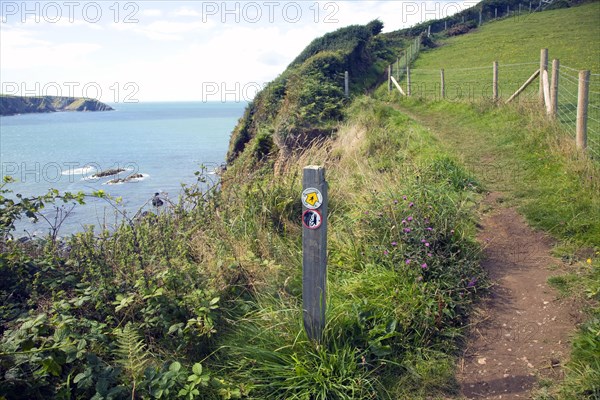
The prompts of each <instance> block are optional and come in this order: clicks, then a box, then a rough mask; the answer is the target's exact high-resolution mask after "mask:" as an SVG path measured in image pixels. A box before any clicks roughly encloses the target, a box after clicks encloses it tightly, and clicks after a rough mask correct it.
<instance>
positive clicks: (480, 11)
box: [479, 9, 483, 26]
mask: <svg viewBox="0 0 600 400" xmlns="http://www.w3.org/2000/svg"><path fill="white" fill-rule="evenodd" d="M482 12H483V11H482V10H481V9H479V26H481V17H482V15H481V14H482Z"/></svg>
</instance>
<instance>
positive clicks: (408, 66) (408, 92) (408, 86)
mask: <svg viewBox="0 0 600 400" xmlns="http://www.w3.org/2000/svg"><path fill="white" fill-rule="evenodd" d="M406 95H407V96H410V65H409V64H406Z"/></svg>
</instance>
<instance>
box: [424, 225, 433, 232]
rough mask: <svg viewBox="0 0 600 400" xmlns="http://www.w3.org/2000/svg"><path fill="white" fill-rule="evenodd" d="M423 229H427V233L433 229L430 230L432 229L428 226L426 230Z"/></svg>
mask: <svg viewBox="0 0 600 400" xmlns="http://www.w3.org/2000/svg"><path fill="white" fill-rule="evenodd" d="M425 229H427V230H428V231H432V230H433V228H432V227H430V226H428V227H427V228H425Z"/></svg>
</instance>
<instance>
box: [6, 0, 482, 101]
mask: <svg viewBox="0 0 600 400" xmlns="http://www.w3.org/2000/svg"><path fill="white" fill-rule="evenodd" d="M474 4H476V2H474V1H436V2H433V1H430V2H423V1H417V2H414V1H227V2H224V1H95V2H94V1H37V2H36V1H29V2H22V1H5V0H1V1H0V18H1V21H0V85H1V86H0V91H1V92H2V93H5V94H20V95H44V94H47V95H65V96H66V95H75V96H81V95H87V96H89V97H96V98H99V99H100V100H102V101H105V102H117V103H118V102H125V101H136V100H137V101H178V100H183V101H202V100H208V101H221V100H227V101H234V100H249V99H250V98H251V97H252V96H253V94H254V93H255V92H256V90H257V89H258V88H259V87H261V86H262V85H264V84H265V83H266V82H268V81H270V80H272V79H273V78H275V77H276V76H277V75H278V74H279V73H281V72H282V71H283V70H284V69H285V67H286V66H287V65H288V64H289V63H290V62H291V61H292V60H293V59H294V58H295V57H296V56H297V55H298V54H299V53H300V52H301V51H302V50H303V49H304V48H305V47H306V45H308V44H309V43H310V41H311V40H312V39H314V38H316V37H318V36H321V35H323V34H324V33H326V32H331V31H333V30H335V29H338V28H340V27H343V26H347V25H351V24H366V23H368V22H369V21H371V20H373V19H375V18H379V19H381V20H382V21H383V22H384V24H385V30H384V31H392V30H396V29H400V28H403V27H408V26H411V25H414V24H415V23H418V22H422V21H424V20H428V19H434V18H441V17H444V16H447V15H450V14H453V13H455V12H457V11H459V10H462V9H464V8H467V7H470V6H472V5H474Z"/></svg>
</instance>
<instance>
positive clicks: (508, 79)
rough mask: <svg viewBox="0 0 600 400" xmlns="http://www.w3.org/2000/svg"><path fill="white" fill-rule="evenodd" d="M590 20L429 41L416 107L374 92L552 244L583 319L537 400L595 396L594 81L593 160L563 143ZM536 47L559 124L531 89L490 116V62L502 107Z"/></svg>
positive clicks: (594, 61) (571, 16)
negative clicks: (561, 365) (549, 66)
mask: <svg viewBox="0 0 600 400" xmlns="http://www.w3.org/2000/svg"><path fill="white" fill-rule="evenodd" d="M599 14H600V3H598V2H595V3H591V4H586V5H583V6H580V7H574V8H570V9H562V10H554V11H547V12H543V13H539V14H533V15H531V16H528V17H527V18H526V19H521V20H517V19H506V20H502V21H498V22H494V23H490V24H486V25H484V26H482V27H481V28H479V29H478V30H476V31H474V32H472V33H469V34H467V35H463V36H459V37H453V38H438V40H439V41H438V43H439V44H440V46H439V47H438V48H435V49H431V50H427V51H424V52H422V53H421V54H420V56H419V59H418V60H417V61H416V62H415V63H414V65H413V70H412V71H413V74H412V82H413V83H414V86H413V93H415V94H416V95H417V96H415V98H413V99H410V100H407V99H400V98H399V96H397V94H395V93H394V94H393V95H392V96H391V97H388V96H387V94H386V92H387V89H386V88H384V87H382V88H380V90H379V91H378V94H379V95H381V96H382V98H386V99H392V98H393V101H394V102H398V103H397V104H400V105H401V106H400V107H401V108H402V109H403V110H406V111H407V112H408V113H409V114H411V115H413V116H414V117H415V118H417V120H419V121H420V122H421V123H423V124H425V125H426V126H428V127H429V128H430V129H432V130H433V131H434V132H435V136H436V137H437V138H438V139H440V140H441V141H443V142H444V144H445V145H446V146H448V148H452V149H454V152H455V153H454V154H456V156H457V157H459V158H460V159H461V160H462V161H463V162H464V163H465V164H466V165H467V167H468V168H469V169H471V170H473V171H475V175H476V176H477V177H478V178H479V179H480V180H481V181H482V183H483V184H484V185H485V186H486V187H487V188H489V189H490V190H496V191H501V192H502V193H503V202H505V203H507V204H509V205H512V206H516V207H517V208H518V209H519V211H520V212H521V213H522V214H523V215H524V216H525V217H526V218H527V219H528V221H529V222H530V223H531V224H532V225H533V226H535V227H538V228H541V229H543V230H545V231H547V232H549V233H551V234H552V235H553V236H554V237H555V238H556V239H557V241H558V244H557V247H556V249H555V252H556V254H557V255H559V256H561V257H562V258H563V259H564V260H568V261H569V263H570V264H571V265H572V267H571V269H570V270H569V272H568V273H560V274H558V275H557V276H556V277H554V278H552V279H551V283H552V284H553V285H554V286H556V287H557V288H559V290H561V292H562V295H563V296H570V297H572V298H575V299H577V301H579V302H580V304H582V309H583V310H585V311H586V312H587V313H588V320H587V322H585V323H584V324H582V325H581V327H580V330H579V332H578V334H577V336H576V337H575V338H574V339H573V353H572V359H571V362H570V364H569V365H568V366H567V378H566V380H565V381H564V383H563V384H562V385H556V383H555V382H544V384H543V386H544V387H542V388H540V390H539V392H538V397H536V398H539V399H583V398H585V399H588V398H590V399H595V398H597V397H598V396H600V347H599V346H600V341H598V330H599V329H600V309H599V308H598V304H599V303H598V302H599V301H600V290H599V287H598V282H600V264H599V255H600V223H599V221H600V214H599V213H600V203H599V200H598V199H599V198H600V186H599V182H600V169H599V166H598V164H597V162H595V160H594V159H593V158H594V157H595V156H597V154H598V152H599V150H600V143H599V139H600V134H599V126H598V121H599V115H598V106H600V97H599V96H600V85H599V83H600V81H599V79H598V75H596V76H592V79H591V82H590V90H591V91H593V92H594V93H591V94H590V117H591V118H590V120H589V125H588V135H589V139H588V140H589V143H588V144H589V146H590V148H589V150H590V152H589V153H588V154H589V155H591V156H592V159H590V157H582V155H581V154H580V153H577V152H576V151H575V149H574V143H573V140H572V138H570V137H569V136H568V135H565V131H567V132H572V130H573V129H574V126H573V124H572V122H573V112H574V103H575V101H576V98H575V96H576V93H577V89H576V80H577V69H580V68H581V69H583V68H586V69H590V70H591V71H592V73H595V74H598V72H600V45H599V42H598V37H600V25H598V23H597V22H598V15H599ZM542 47H547V48H549V50H550V56H549V57H550V59H552V58H554V57H556V58H560V60H561V65H562V69H561V74H560V77H559V85H560V87H559V122H560V124H555V123H552V122H549V121H548V120H547V118H545V117H544V115H543V114H544V112H543V111H542V110H541V109H540V107H539V106H538V104H537V90H538V83H537V82H535V83H534V84H533V85H532V87H531V88H530V89H529V90H528V91H527V92H526V94H525V96H524V98H521V99H520V101H519V102H517V104H515V105H512V106H501V107H497V106H495V105H494V104H493V103H492V102H490V101H489V100H490V97H491V84H490V83H491V76H492V69H491V66H490V65H489V64H490V61H491V60H498V61H499V64H500V87H501V96H502V97H504V99H506V98H507V97H508V95H510V94H511V93H512V91H514V90H516V88H517V87H518V86H520V84H521V83H522V82H523V81H525V79H526V78H527V77H528V76H529V75H530V74H531V73H532V72H533V71H535V69H536V68H538V66H539V60H538V59H537V58H538V57H539V49H540V48H542ZM507 64H508V65H507ZM486 65H487V66H486ZM481 66H485V67H483V68H480V67H481ZM503 66H505V67H504V69H503ZM565 67H570V68H573V69H570V68H565ZM440 68H444V69H445V75H446V86H447V94H449V96H447V98H446V100H449V101H438V100H440V97H439V76H440V71H439V70H440ZM403 84H404V85H405V84H406V82H405V81H403ZM419 85H422V86H419ZM507 88H508V90H507ZM419 90H421V91H419ZM432 100H434V101H432Z"/></svg>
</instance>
